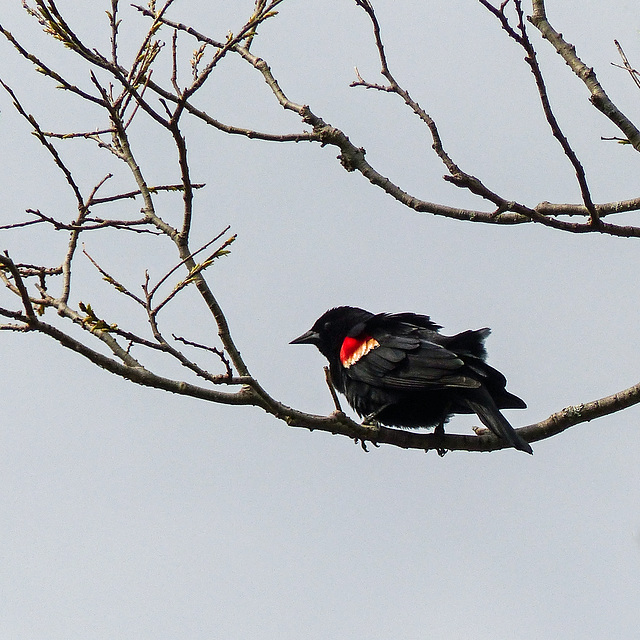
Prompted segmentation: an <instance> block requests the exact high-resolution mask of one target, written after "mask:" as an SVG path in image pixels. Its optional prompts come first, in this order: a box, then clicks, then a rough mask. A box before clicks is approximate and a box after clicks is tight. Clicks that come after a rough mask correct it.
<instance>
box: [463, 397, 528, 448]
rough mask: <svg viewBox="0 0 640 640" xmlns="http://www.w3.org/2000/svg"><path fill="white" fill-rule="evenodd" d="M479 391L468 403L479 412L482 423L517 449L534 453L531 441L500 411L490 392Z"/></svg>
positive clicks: (468, 399)
mask: <svg viewBox="0 0 640 640" xmlns="http://www.w3.org/2000/svg"><path fill="white" fill-rule="evenodd" d="M479 391H480V394H479V396H477V397H476V398H467V404H468V405H469V408H470V409H472V410H473V411H474V413H476V414H477V416H478V418H480V420H481V421H482V424H484V426H485V427H487V428H488V429H489V430H490V431H492V432H493V433H494V434H495V435H496V436H498V438H501V439H502V440H504V441H505V442H508V443H509V444H510V445H511V446H512V447H514V448H515V449H518V450H519V451H524V452H525V453H533V449H532V448H531V446H530V445H529V443H528V442H526V441H525V440H524V439H523V438H522V436H520V435H519V434H518V432H517V431H516V430H515V429H514V428H513V427H512V426H511V425H510V424H509V421H508V420H507V419H506V418H505V417H504V416H503V415H502V414H501V413H500V410H499V409H498V407H497V406H496V403H495V402H494V401H493V398H492V397H491V395H490V394H489V392H488V391H487V390H486V389H479Z"/></svg>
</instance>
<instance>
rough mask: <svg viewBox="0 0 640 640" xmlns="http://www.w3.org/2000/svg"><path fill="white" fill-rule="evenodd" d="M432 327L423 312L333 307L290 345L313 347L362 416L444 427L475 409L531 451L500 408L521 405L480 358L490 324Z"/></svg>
mask: <svg viewBox="0 0 640 640" xmlns="http://www.w3.org/2000/svg"><path fill="white" fill-rule="evenodd" d="M439 329H441V327H440V326H439V325H437V324H435V323H434V322H432V321H431V319H430V318H429V316H423V315H418V314H415V313H394V314H389V313H379V314H376V315H374V314H373V313H369V312H368V311H365V310H364V309H358V308H355V307H337V308H335V309H330V310H329V311H327V312H326V313H325V314H324V315H323V316H321V317H320V318H319V319H318V320H317V321H316V323H315V324H314V325H313V327H312V328H311V329H310V330H309V331H307V332H306V333H304V334H303V335H301V336H300V337H299V338H296V339H295V340H292V341H291V344H315V345H316V347H318V349H319V350H320V353H322V354H323V355H324V356H325V357H326V358H327V360H329V369H330V372H331V380H332V382H333V384H334V386H335V388H336V389H337V390H338V391H340V392H341V393H343V394H344V395H345V396H346V398H347V400H348V402H349V404H350V405H351V406H352V407H353V408H354V409H355V411H356V412H357V413H358V415H360V416H364V417H365V421H366V422H369V423H380V424H385V425H389V426H396V427H404V428H418V427H423V428H430V427H435V428H436V432H438V433H444V424H445V423H446V422H447V421H448V420H449V418H450V417H451V416H452V415H453V414H456V413H475V414H477V415H478V417H479V418H480V420H481V421H482V423H483V424H484V425H485V426H486V427H488V428H489V429H490V430H491V431H492V432H493V433H494V434H495V435H497V436H498V437H499V438H501V439H502V440H504V441H505V442H508V443H509V445H511V446H512V447H515V448H516V449H519V450H520V451H525V452H526V453H533V450H532V449H531V447H530V446H529V444H528V443H527V442H525V441H524V440H523V439H522V437H521V436H520V435H519V434H518V433H516V431H515V430H514V429H513V427H512V426H511V425H510V424H509V422H508V421H507V419H506V418H505V417H504V416H503V415H502V414H501V413H500V411H499V409H524V408H526V406H527V405H526V404H525V403H524V401H523V400H521V399H520V398H518V397H517V396H514V395H513V394H511V393H509V392H508V391H507V390H506V388H505V387H506V384H507V380H506V378H505V377H504V376H503V375H502V374H501V373H500V372H499V371H497V370H496V369H494V368H493V367H490V366H489V365H488V364H486V362H485V359H486V357H487V353H486V351H485V348H484V340H485V338H486V337H487V336H488V335H489V333H490V331H491V330H490V329H478V330H476V331H463V332H462V333H459V334H457V335H455V336H443V335H441V334H440V333H439V332H438V330H439Z"/></svg>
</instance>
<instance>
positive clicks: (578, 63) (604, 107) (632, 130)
mask: <svg viewBox="0 0 640 640" xmlns="http://www.w3.org/2000/svg"><path fill="white" fill-rule="evenodd" d="M532 4H533V14H532V15H531V17H530V18H529V20H530V22H531V23H532V24H533V25H534V26H535V27H536V29H538V31H540V33H541V34H542V37H543V38H545V40H548V41H549V42H550V43H551V44H552V45H553V47H554V48H555V50H556V51H557V52H558V53H559V54H560V55H561V56H562V58H563V59H564V61H565V62H566V63H567V64H568V65H569V67H571V70H572V71H573V72H574V73H575V74H576V76H578V78H580V80H582V82H584V84H585V86H586V87H587V89H589V92H590V93H591V102H592V103H593V105H594V106H595V107H596V109H598V110H599V111H601V112H602V113H603V114H604V115H605V116H606V117H607V118H609V120H611V122H613V124H615V125H616V126H617V127H618V128H619V129H620V131H622V132H623V133H624V135H625V136H626V137H627V140H629V142H630V143H631V144H632V145H633V148H634V149H635V150H636V151H640V131H639V130H638V129H637V128H636V126H635V125H634V124H633V123H632V122H631V120H629V118H627V117H626V116H625V115H624V114H623V113H622V111H620V109H618V107H616V105H615V104H614V103H613V102H612V101H611V99H610V98H609V96H608V95H607V94H606V92H605V90H604V89H603V88H602V86H601V85H600V83H599V82H598V79H597V78H596V74H595V71H594V70H593V69H592V68H591V67H588V66H587V65H586V64H585V63H584V62H582V60H581V59H580V58H579V57H578V55H577V54H576V48H575V46H574V45H572V44H570V43H568V42H567V41H566V40H565V39H564V38H563V37H562V34H560V33H558V32H557V31H556V30H555V29H554V28H553V27H552V26H551V24H550V23H549V21H548V20H547V14H546V9H545V5H544V0H532Z"/></svg>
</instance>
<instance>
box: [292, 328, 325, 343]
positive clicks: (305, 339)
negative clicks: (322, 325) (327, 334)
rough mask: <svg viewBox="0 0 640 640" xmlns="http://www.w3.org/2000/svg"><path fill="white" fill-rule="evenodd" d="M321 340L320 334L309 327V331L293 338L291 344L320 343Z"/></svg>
mask: <svg viewBox="0 0 640 640" xmlns="http://www.w3.org/2000/svg"><path fill="white" fill-rule="evenodd" d="M319 340H320V334H319V333H318V332H317V331H314V330H313V329H309V331H307V332H306V333H303V334H302V335H301V336H299V337H298V338H296V339H295V340H292V341H291V342H290V343H289V344H318V342H319Z"/></svg>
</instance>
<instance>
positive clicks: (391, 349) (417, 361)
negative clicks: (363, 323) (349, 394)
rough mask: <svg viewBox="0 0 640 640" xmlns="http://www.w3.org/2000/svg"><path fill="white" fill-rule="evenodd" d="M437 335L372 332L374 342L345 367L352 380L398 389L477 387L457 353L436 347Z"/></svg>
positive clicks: (414, 332)
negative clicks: (434, 339)
mask: <svg viewBox="0 0 640 640" xmlns="http://www.w3.org/2000/svg"><path fill="white" fill-rule="evenodd" d="M431 334H433V335H431ZM429 337H432V338H436V339H437V335H436V334H435V332H426V331H424V330H422V329H418V330H411V331H407V332H406V333H404V334H402V333H400V334H398V333H397V332H393V333H391V332H387V331H375V330H374V331H371V338H372V339H373V340H374V341H375V342H368V343H367V345H368V348H366V349H362V350H361V353H357V352H356V353H355V356H356V357H354V358H353V360H354V361H353V362H351V363H350V364H348V366H346V365H345V363H344V362H343V366H345V369H346V374H347V375H348V376H349V377H350V378H352V379H353V380H358V381H360V382H366V383H367V384H370V385H373V386H377V387H386V388H393V389H398V390H407V391H410V390H417V389H433V390H435V389H443V388H447V387H465V388H477V387H479V386H480V382H479V381H478V380H476V379H474V378H473V377H469V376H468V375H465V373H468V371H466V370H467V367H466V365H465V362H464V361H463V360H462V359H460V358H459V357H458V356H457V355H456V354H455V353H453V352H452V351H449V350H448V349H446V348H445V347H443V346H442V345H440V344H437V343H436V342H434V341H433V340H430V339H428V338H429Z"/></svg>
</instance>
